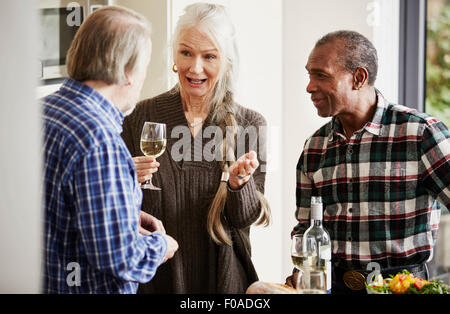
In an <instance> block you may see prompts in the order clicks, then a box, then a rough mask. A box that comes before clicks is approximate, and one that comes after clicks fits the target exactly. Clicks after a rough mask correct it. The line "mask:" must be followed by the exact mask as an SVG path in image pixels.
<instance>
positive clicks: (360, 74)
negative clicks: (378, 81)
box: [353, 68, 369, 90]
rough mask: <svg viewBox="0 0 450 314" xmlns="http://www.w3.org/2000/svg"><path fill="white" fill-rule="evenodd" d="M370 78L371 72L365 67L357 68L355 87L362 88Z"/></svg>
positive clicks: (354, 74)
mask: <svg viewBox="0 0 450 314" xmlns="http://www.w3.org/2000/svg"><path fill="white" fill-rule="evenodd" d="M368 79H369V72H367V70H366V69H365V68H357V69H356V70H355V73H353V88H354V89H358V90H359V89H361V88H362V87H363V86H364V84H365V83H366V82H367V80H368Z"/></svg>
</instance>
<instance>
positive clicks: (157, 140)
mask: <svg viewBox="0 0 450 314" xmlns="http://www.w3.org/2000/svg"><path fill="white" fill-rule="evenodd" d="M140 141H141V142H140V143H141V151H142V153H144V155H145V156H146V157H147V158H145V157H135V158H134V162H135V164H136V170H137V172H138V181H139V182H144V180H143V179H144V178H145V179H147V180H146V182H145V183H144V184H143V185H141V188H142V189H150V190H161V188H158V187H155V186H154V185H153V184H152V174H153V173H155V172H156V171H158V167H159V163H158V162H157V161H156V158H158V157H159V156H161V155H162V154H163V153H164V151H165V150H166V144H167V139H166V125H165V124H164V123H155V122H145V123H144V127H143V128H142V133H141V140H140ZM146 163H147V164H146ZM141 180H142V181H141Z"/></svg>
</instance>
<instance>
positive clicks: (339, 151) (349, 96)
mask: <svg viewBox="0 0 450 314" xmlns="http://www.w3.org/2000/svg"><path fill="white" fill-rule="evenodd" d="M377 63H378V61H377V53H376V50H375V48H374V47H373V45H372V43H371V42H370V41H369V40H367V38H365V37H364V36H362V35H361V34H359V33H357V32H352V31H337V32H333V33H330V34H327V35H325V36H324V37H323V38H322V39H320V40H319V41H318V42H317V43H316V45H315V47H314V49H313V51H312V52H311V54H310V56H309V59H308V63H307V65H306V70H307V71H308V73H309V77H310V81H309V84H308V86H307V92H308V93H310V94H311V100H312V102H313V104H314V106H315V107H316V108H317V111H318V114H319V116H321V117H332V119H331V121H330V122H328V123H327V124H325V125H324V126H323V127H321V128H320V129H319V130H318V131H316V132H315V133H314V134H313V135H312V136H311V137H310V138H308V139H307V141H306V143H305V146H304V150H303V153H302V155H301V157H300V160H299V162H298V165H297V190H296V195H297V210H296V218H297V220H298V224H297V226H296V227H295V228H294V230H293V232H292V233H297V232H298V233H303V232H304V231H305V229H306V228H308V227H309V225H310V205H311V203H310V200H311V196H321V197H322V199H323V202H324V208H325V210H324V214H323V219H324V227H325V228H326V229H327V230H328V231H329V232H330V236H331V239H332V264H333V267H332V268H333V284H332V292H333V293H365V285H364V283H365V281H366V279H367V275H368V274H369V273H370V272H371V271H372V270H374V269H376V268H371V269H369V270H367V266H368V265H369V263H372V264H371V265H379V267H380V268H381V274H382V275H383V276H384V277H388V275H389V274H392V275H395V274H396V273H397V272H400V271H401V270H403V269H406V270H409V271H410V272H412V273H414V274H415V275H416V276H420V277H423V278H426V277H427V269H426V264H425V263H426V262H427V261H429V260H430V259H431V258H432V256H433V254H432V252H433V246H434V244H435V240H436V236H437V230H438V226H439V218H440V208H439V203H440V204H443V205H445V206H447V208H450V207H449V206H450V132H449V131H448V129H447V127H446V126H445V125H444V124H443V123H442V122H440V121H438V120H436V119H435V118H433V117H430V116H428V115H426V114H421V113H418V112H417V111H416V110H413V109H411V108H407V107H404V106H399V105H395V104H392V103H390V102H388V101H387V100H386V99H385V98H384V97H383V96H382V94H381V93H380V92H379V91H378V90H376V89H375V87H374V83H375V79H376V75H377V68H378V64H377ZM437 201H438V202H439V203H438V202H437ZM375 263H377V264H375ZM291 280H292V277H290V278H288V282H290V281H291Z"/></svg>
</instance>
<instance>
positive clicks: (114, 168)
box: [43, 79, 167, 293]
mask: <svg viewBox="0 0 450 314" xmlns="http://www.w3.org/2000/svg"><path fill="white" fill-rule="evenodd" d="M43 118H44V174H45V198H44V202H45V204H44V208H45V227H44V228H45V229H44V232H45V233H44V237H45V239H44V278H43V284H44V287H43V289H44V291H43V292H44V293H136V290H137V286H138V283H145V282H148V281H150V280H151V279H152V278H153V276H154V275H155V272H156V270H157V268H158V266H159V265H160V264H161V262H162V260H163V258H164V256H165V254H166V251H167V242H166V239H165V237H164V236H163V235H162V234H160V233H153V234H151V235H148V236H142V235H141V234H139V231H138V226H139V214H140V207H141V202H142V191H141V190H140V187H139V184H138V183H137V180H136V168H135V166H134V163H133V159H132V158H131V155H130V153H129V151H128V149H127V147H126V146H125V144H124V142H123V140H122V138H121V137H120V133H121V132H122V126H121V124H122V121H123V115H122V113H121V112H120V111H119V110H118V109H117V108H115V107H114V106H113V105H112V104H111V103H110V102H109V101H108V100H106V99H105V98H104V97H102V96H101V95H100V94H99V93H98V92H96V91H95V90H94V89H92V88H90V87H89V86H86V85H84V84H82V83H80V82H77V81H74V80H72V79H67V80H65V81H64V83H63V84H62V87H61V88H60V89H59V91H57V92H55V93H54V94H52V95H49V96H47V97H45V98H44V99H43Z"/></svg>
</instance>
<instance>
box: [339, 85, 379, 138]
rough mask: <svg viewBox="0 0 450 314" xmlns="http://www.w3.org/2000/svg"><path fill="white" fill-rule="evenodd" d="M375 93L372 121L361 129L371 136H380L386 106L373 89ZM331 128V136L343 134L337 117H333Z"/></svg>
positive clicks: (377, 92) (376, 90)
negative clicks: (375, 105)
mask: <svg viewBox="0 0 450 314" xmlns="http://www.w3.org/2000/svg"><path fill="white" fill-rule="evenodd" d="M375 93H376V96H377V109H376V110H375V114H374V115H373V117H372V119H371V120H370V121H369V122H367V123H366V125H365V126H364V127H363V129H364V130H366V131H367V132H369V133H372V134H373V135H380V133H381V129H382V127H383V124H382V120H383V116H384V114H385V111H386V108H387V106H388V102H387V100H386V99H385V98H384V96H383V94H381V92H380V91H379V90H378V89H376V88H375ZM331 128H332V130H333V135H334V136H338V135H339V134H343V133H344V132H343V130H342V124H341V121H339V119H338V118H337V117H333V118H332V120H331Z"/></svg>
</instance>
